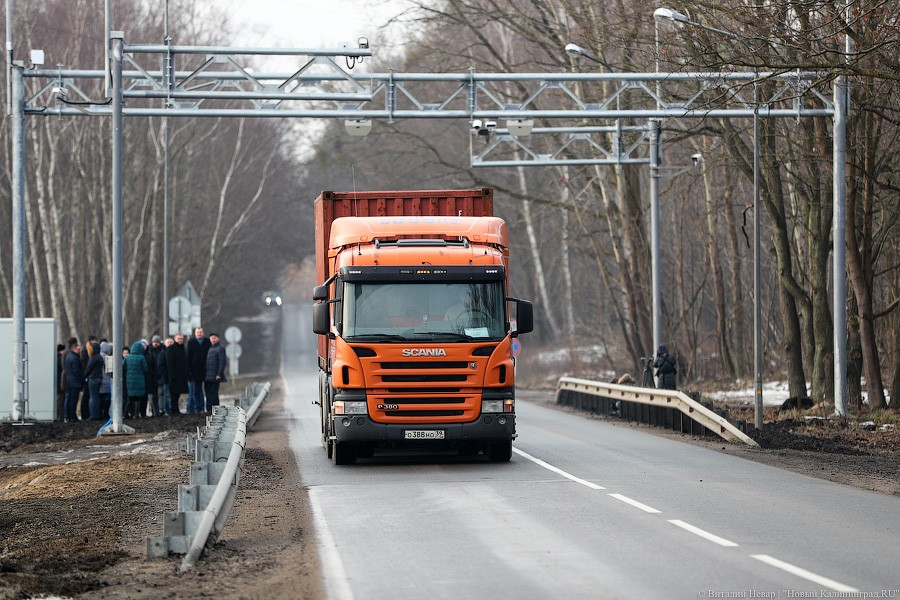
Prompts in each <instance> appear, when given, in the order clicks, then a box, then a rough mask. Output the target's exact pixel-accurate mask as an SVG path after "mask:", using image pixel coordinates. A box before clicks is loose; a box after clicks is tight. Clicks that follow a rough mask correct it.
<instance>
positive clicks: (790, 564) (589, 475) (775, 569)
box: [282, 307, 900, 599]
mask: <svg viewBox="0 0 900 600" xmlns="http://www.w3.org/2000/svg"><path fill="white" fill-rule="evenodd" d="M307 312H309V311H308V309H306V308H303V309H297V308H296V307H285V310H284V319H283V322H284V327H285V329H284V337H283V340H284V349H285V350H284V356H283V362H282V375H283V377H284V384H285V394H286V396H285V398H286V400H285V401H286V405H287V406H289V407H290V408H291V410H292V411H293V412H294V415H295V417H296V423H297V428H296V430H295V431H294V432H293V433H292V435H291V444H292V448H293V451H294V453H295V456H296V458H297V461H298V463H299V466H300V472H301V477H302V479H303V483H304V486H305V487H306V488H307V489H308V491H309V494H310V499H311V502H312V505H313V509H314V513H315V515H316V521H317V523H316V528H317V535H318V537H319V549H320V552H321V558H322V564H323V569H324V573H323V577H324V578H325V580H326V586H327V589H328V590H329V597H331V598H338V599H349V598H357V599H380V598H384V599H403V598H416V599H418V598H453V599H459V598H487V597H501V598H522V599H526V598H567V599H573V598H642V599H644V598H665V599H673V598H709V597H743V598H790V597H795V598H796V597H819V598H822V597H854V595H850V594H844V595H841V594H839V593H845V592H854V591H861V592H872V593H876V594H877V596H876V597H891V598H900V570H898V565H900V551H898V542H900V518H898V516H900V499H897V498H895V497H891V496H887V495H883V494H877V493H874V492H866V491H862V490H858V489H856V488H851V487H848V486H842V485H839V484H834V483H829V482H826V481H822V480H818V479H813V478H809V477H805V476H802V475H798V474H795V473H791V472H788V471H784V470H781V469H777V468H774V467H769V466H765V465H761V464H758V463H755V462H751V461H747V460H744V459H741V458H736V457H733V456H728V455H726V454H721V453H718V452H715V451H712V450H708V449H706V448H701V447H697V446H693V445H691V444H688V443H683V442H680V441H678V440H673V439H670V438H667V437H660V436H656V435H653V434H652V433H647V432H643V431H636V430H634V429H631V428H625V427H616V426H615V424H612V423H608V422H600V421H595V420H589V419H584V418H581V417H579V416H578V415H573V414H570V413H567V412H562V411H557V410H553V409H552V408H547V407H546V406H542V405H540V404H535V403H528V402H523V401H521V400H520V401H519V402H518V403H517V407H516V408H517V419H518V432H519V438H518V440H517V441H516V443H515V444H514V454H513V459H512V461H511V462H510V463H503V464H490V463H487V462H482V461H480V460H472V459H460V458H457V457H455V456H447V455H444V456H441V455H433V456H428V455H424V456H421V455H420V456H408V455H402V456H401V455H397V456H389V457H378V456H376V458H375V459H372V460H370V461H362V462H360V463H358V464H356V465H353V466H344V467H337V466H334V465H333V464H332V463H331V461H329V460H327V458H326V456H325V452H324V450H323V449H322V447H321V445H320V443H319V417H318V407H317V406H315V405H313V404H312V401H313V400H314V399H315V396H316V390H317V379H316V373H315V351H314V347H313V346H312V343H314V339H313V337H312V336H311V335H310V336H309V337H306V335H307V334H306V332H307V331H309V315H308V314H306V313H307ZM723 443H725V442H723ZM804 593H806V594H808V593H814V594H815V596H809V595H805V594H804ZM829 594H833V595H832V596H829Z"/></svg>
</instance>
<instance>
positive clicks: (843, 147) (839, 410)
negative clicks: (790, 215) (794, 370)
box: [832, 75, 847, 416]
mask: <svg viewBox="0 0 900 600" xmlns="http://www.w3.org/2000/svg"><path fill="white" fill-rule="evenodd" d="M846 136H847V76H846V75H839V76H838V77H837V78H836V79H835V80H834V133H833V138H834V142H833V146H834V206H833V221H834V224H833V233H832V243H833V245H834V250H833V261H832V262H833V267H832V268H833V270H834V275H833V277H834V306H833V311H834V412H835V414H838V415H840V416H846V415H847V257H846V252H845V250H846V246H845V239H846V238H845V235H846V231H845V229H846V222H845V212H846V211H845V207H846V196H847V137H846Z"/></svg>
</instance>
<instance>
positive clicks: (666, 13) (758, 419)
mask: <svg viewBox="0 0 900 600" xmlns="http://www.w3.org/2000/svg"><path fill="white" fill-rule="evenodd" d="M653 17H654V26H655V29H656V61H657V62H656V65H657V66H656V69H657V71H659V20H660V19H668V20H670V21H672V22H674V23H684V24H686V25H691V26H694V27H699V28H700V29H705V30H707V31H712V32H713V33H718V34H721V35H724V36H727V37H729V38H731V39H734V40H738V41H739V42H742V43H743V40H742V39H741V37H740V36H738V35H736V34H734V33H732V32H730V31H725V30H724V29H717V28H715V27H709V26H708V25H704V24H702V23H698V22H696V21H692V20H690V19H689V18H688V17H687V16H685V15H683V14H681V13H680V12H677V11H674V10H672V9H671V8H665V7H660V8H657V9H656V10H655V11H653ZM759 188H760V165H759V83H758V82H753V380H754V411H753V412H754V425H755V426H756V428H757V429H762V428H763V391H762V334H761V329H762V319H761V316H760V232H759V222H760V211H759Z"/></svg>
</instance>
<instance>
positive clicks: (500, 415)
mask: <svg viewBox="0 0 900 600" xmlns="http://www.w3.org/2000/svg"><path fill="white" fill-rule="evenodd" d="M492 213H493V190H491V189H489V188H484V189H475V190H434V191H423V190H415V191H379V192H331V191H325V192H322V193H321V194H320V195H319V197H318V198H316V201H315V226H316V277H317V280H316V283H317V284H318V285H316V287H315V288H314V290H313V300H314V302H315V303H314V305H313V331H314V332H315V333H316V334H318V337H319V351H318V363H319V400H318V402H316V403H317V404H319V405H320V406H321V409H322V411H321V414H322V444H323V446H324V447H325V451H326V453H327V455H328V457H329V458H331V459H332V460H334V462H335V464H352V463H354V462H356V460H357V458H368V457H371V456H372V455H373V454H374V453H375V452H376V451H378V450H384V449H393V448H403V447H419V448H421V447H423V446H424V447H426V448H434V449H437V448H449V449H455V450H458V451H459V452H460V453H461V454H463V455H470V456H475V455H478V454H479V453H483V454H484V455H485V456H486V457H487V459H488V460H490V461H494V462H500V461H508V460H509V459H510V457H511V455H512V441H513V439H515V437H516V415H515V400H516V394H515V385H514V383H515V382H514V379H515V358H514V355H513V345H514V342H513V340H514V339H515V338H516V336H518V335H519V334H522V333H527V332H529V331H531V330H532V329H533V322H534V318H533V309H532V305H531V303H530V302H527V301H525V300H519V299H517V298H511V297H509V295H508V293H507V289H508V272H509V270H508V267H509V235H508V233H507V228H506V223H504V221H503V220H502V219H500V218H497V217H494V216H492ZM511 311H514V315H515V318H513V316H512V315H511Z"/></svg>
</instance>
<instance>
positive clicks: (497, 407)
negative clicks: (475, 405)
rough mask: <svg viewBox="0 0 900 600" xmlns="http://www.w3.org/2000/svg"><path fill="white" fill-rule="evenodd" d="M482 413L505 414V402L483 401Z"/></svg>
mask: <svg viewBox="0 0 900 600" xmlns="http://www.w3.org/2000/svg"><path fill="white" fill-rule="evenodd" d="M481 412H483V413H499V412H503V400H482V401H481Z"/></svg>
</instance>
